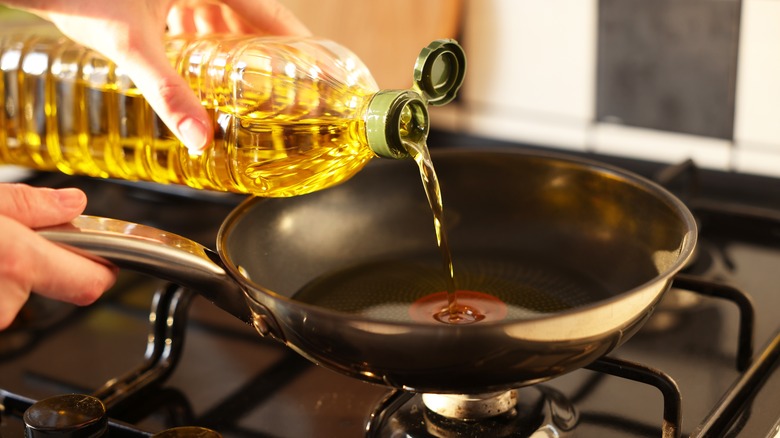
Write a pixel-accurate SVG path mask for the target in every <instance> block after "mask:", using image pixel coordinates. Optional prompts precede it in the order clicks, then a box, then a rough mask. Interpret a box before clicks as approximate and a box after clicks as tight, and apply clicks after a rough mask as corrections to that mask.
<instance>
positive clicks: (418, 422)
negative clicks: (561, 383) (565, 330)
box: [368, 385, 579, 438]
mask: <svg viewBox="0 0 780 438" xmlns="http://www.w3.org/2000/svg"><path fill="white" fill-rule="evenodd" d="M373 420H374V421H373V422H372V424H370V425H369V427H368V432H369V433H368V436H372V437H395V436H404V437H409V438H420V437H437V438H450V437H452V438H455V437H469V436H492V437H497V438H498V437H502V438H503V437H536V436H555V437H566V436H573V434H574V431H575V428H576V426H577V423H578V421H579V415H578V413H577V411H576V410H575V409H574V406H573V405H572V404H571V403H569V401H568V400H567V399H566V398H565V397H564V396H563V395H562V394H561V393H559V392H558V391H556V390H554V389H552V388H549V387H547V386H545V385H536V386H533V387H527V388H523V389H518V390H510V391H505V392H497V393H492V394H482V395H450V394H412V393H405V392H401V391H398V392H394V393H392V394H391V395H390V396H388V397H387V398H386V399H385V400H384V401H383V403H382V404H381V405H380V406H378V407H377V410H376V411H375V415H374V416H373Z"/></svg>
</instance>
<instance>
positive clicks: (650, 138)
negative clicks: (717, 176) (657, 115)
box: [591, 123, 732, 170]
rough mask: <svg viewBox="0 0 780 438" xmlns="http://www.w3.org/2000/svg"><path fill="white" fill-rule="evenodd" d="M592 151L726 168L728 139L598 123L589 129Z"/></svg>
mask: <svg viewBox="0 0 780 438" xmlns="http://www.w3.org/2000/svg"><path fill="white" fill-rule="evenodd" d="M591 141H592V150H593V151H595V152H598V153H602V154H606V155H618V156H630V157H634V158H639V159H643V160H649V161H656V162H661V163H680V162H682V161H685V160H686V159H688V158H691V159H693V160H694V162H695V163H696V165H697V166H700V167H703V168H708V169H717V170H730V168H731V147H732V142H731V141H729V140H723V139H720V138H711V137H702V136H698V135H690V134H679V133H675V132H665V131H658V130H654V129H644V128H635V127H631V126H622V125H613V124H610V123H598V124H596V125H594V126H593V128H592V137H591Z"/></svg>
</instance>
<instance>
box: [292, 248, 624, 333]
mask: <svg viewBox="0 0 780 438" xmlns="http://www.w3.org/2000/svg"><path fill="white" fill-rule="evenodd" d="M447 287H448V279H447V278H446V275H442V271H441V266H440V265H439V261H438V260H437V257H436V256H435V255H427V256H408V257H401V258H397V259H391V260H378V261H374V262H370V263H365V264H361V265H357V266H353V267H351V268H348V269H344V270H342V271H339V272H334V273H330V274H328V275H325V276H322V277H320V278H318V279H316V280H315V281H313V282H311V283H309V284H308V285H306V286H305V287H304V288H302V289H301V290H300V291H298V293H296V294H295V296H294V297H293V298H294V299H295V300H298V301H302V302H306V303H309V304H313V305H316V306H318V307H324V308H328V309H331V310H337V311H340V312H346V313H349V314H352V315H356V316H361V317H365V318H369V319H374V320H382V321H388V322H422V323H433V324H436V323H438V322H447V323H450V324H458V322H453V321H451V319H447V320H445V321H442V320H440V319H438V318H437V317H436V316H437V315H439V314H440V313H441V312H443V311H447V309H449V307H448V303H449V300H448V294H449V292H448V290H447ZM454 295H455V299H456V305H458V306H460V308H461V309H462V310H463V311H469V310H468V309H475V313H479V317H478V319H477V317H474V316H473V315H468V316H466V318H468V322H477V321H480V322H488V321H500V320H505V319H506V320H522V319H528V318H533V317H538V316H539V315H541V314H551V313H556V312H561V311H564V310H567V309H571V308H575V307H579V306H583V305H586V304H589V303H593V302H596V301H599V300H602V299H605V298H608V297H609V296H611V293H610V292H609V288H607V287H605V285H604V284H602V283H601V282H599V281H596V280H595V279H593V278H590V277H588V276H587V275H584V274H583V273H580V272H576V271H573V270H572V269H571V268H570V267H566V266H562V265H561V264H558V263H555V262H550V261H540V260H534V259H533V258H531V257H522V256H517V255H506V254H492V255H491V254H478V253H473V254H461V253H459V254H458V289H457V290H456V291H455V293H454ZM447 318H450V316H447ZM437 321H438V322H437Z"/></svg>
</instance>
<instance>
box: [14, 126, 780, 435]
mask: <svg viewBox="0 0 780 438" xmlns="http://www.w3.org/2000/svg"><path fill="white" fill-rule="evenodd" d="M430 144H431V147H432V148H433V149H435V148H436V147H439V146H443V145H447V146H451V147H459V148H474V149H479V148H480V147H496V146H506V147H510V146H511V147H523V146H517V145H508V144H501V143H499V142H495V141H488V140H484V139H477V138H470V137H467V136H454V135H449V134H446V133H433V134H432V136H431V140H430ZM589 158H594V159H597V160H600V161H604V162H609V163H610V164H616V165H618V166H621V167H624V168H626V169H629V170H631V171H634V172H636V173H639V174H642V175H644V176H647V177H650V178H652V179H655V180H656V181H658V182H660V183H661V184H663V185H665V186H666V187H668V188H669V189H670V190H671V191H673V192H674V193H675V194H677V195H678V196H679V197H680V198H681V199H682V200H683V201H684V202H686V204H687V205H688V206H689V208H690V209H691V210H692V211H693V213H694V215H695V216H696V218H697V220H698V222H699V227H700V237H699V244H698V249H697V255H696V257H695V258H694V260H693V262H692V263H691V264H690V265H689V266H688V267H687V268H686V269H685V270H684V272H683V273H682V274H680V275H678V276H677V277H676V278H675V280H674V282H673V285H672V288H671V289H670V290H669V292H668V293H667V294H666V296H665V298H664V300H663V302H662V303H661V304H660V305H659V306H658V308H657V309H656V311H655V312H654V313H653V315H652V317H651V318H650V320H649V321H648V322H647V324H646V325H645V326H644V327H643V328H642V329H641V330H640V332H639V333H637V334H636V335H635V336H634V337H633V338H631V339H630V340H629V341H628V342H627V343H626V344H624V345H623V346H621V347H620V348H619V349H617V350H616V351H614V352H612V353H611V354H610V355H609V356H608V357H605V358H602V359H601V360H599V361H597V362H595V363H593V364H591V365H590V366H588V367H587V368H584V369H580V370H577V371H574V372H571V373H569V374H566V375H564V376H562V377H559V378H555V379H553V380H550V381H548V382H545V383H543V384H538V385H534V386H529V387H526V388H519V389H518V390H517V391H513V392H511V393H509V394H507V393H502V394H497V395H495V397H494V398H492V397H490V396H489V395H488V396H485V397H478V398H477V399H474V398H470V399H468V400H463V399H459V400H456V401H455V402H453V403H455V405H454V406H455V409H456V410H462V409H476V410H477V411H478V412H480V411H482V410H485V409H487V410H490V409H493V408H495V407H496V406H503V407H499V408H498V409H500V411H501V414H499V415H481V414H477V416H478V417H479V416H481V417H485V418H482V419H480V420H465V421H464V420H458V419H453V418H450V415H449V414H448V413H447V409H452V408H453V406H452V405H448V404H447V403H449V402H448V401H447V400H444V401H442V400H436V401H423V397H422V396H421V395H417V394H412V393H406V392H403V391H396V390H391V389H389V388H386V387H383V386H379V385H375V384H369V383H364V382H361V381H357V380H354V379H351V378H349V377H345V376H342V375H340V374H336V373H334V372H332V371H330V370H327V369H324V368H321V367H318V366H316V365H314V364H312V363H310V362H308V361H307V360H305V359H303V358H302V357H300V356H299V355H298V354H297V353H295V352H293V351H292V350H290V349H288V348H287V347H285V346H284V345H282V344H280V343H278V342H276V341H273V340H269V339H264V338H262V337H260V336H259V335H258V334H257V332H256V331H255V330H254V328H252V327H250V326H248V325H246V324H244V323H242V322H241V321H239V320H238V319H235V318H234V317H232V316H230V315H228V314H227V313H225V312H223V311H221V310H220V309H218V308H216V307H214V306H213V305H211V304H210V303H209V302H207V301H206V300H205V299H203V298H201V297H200V296H199V295H197V294H195V293H193V292H192V291H190V290H188V289H186V288H183V287H180V286H178V285H175V284H170V283H166V282H165V281H162V280H159V279H156V278H151V277H148V276H145V275H142V274H137V273H133V272H122V273H121V274H120V278H119V281H118V282H117V284H116V286H115V287H114V288H113V289H112V290H111V291H109V292H108V293H106V294H105V295H104V296H103V297H102V298H101V299H100V300H98V302H96V303H95V304H93V305H91V306H87V307H75V306H72V305H68V304H63V303H59V302H54V301H51V300H47V299H44V298H40V297H37V296H33V298H32V299H31V300H30V301H29V303H28V304H27V305H26V306H25V308H24V309H23V311H22V312H21V313H20V314H19V316H18V318H17V320H16V321H15V323H14V324H13V325H12V326H11V327H10V328H9V329H8V330H6V331H4V332H0V404H1V405H2V407H3V409H2V411H1V412H0V437H3V438H11V437H21V436H24V434H25V428H26V426H25V421H27V423H32V424H30V425H28V426H27V427H28V428H29V429H30V431H29V432H28V433H29V434H30V435H31V436H38V435H35V433H36V429H35V428H36V427H42V428H45V427H46V426H47V425H51V424H55V423H56V424H65V423H67V421H68V420H69V419H74V418H75V419H74V420H73V422H74V423H77V426H79V427H81V428H82V430H81V431H79V432H76V431H73V430H70V431H63V432H62V434H61V435H62V436H73V437H77V436H101V435H96V434H95V430H103V429H104V428H105V429H107V431H108V434H107V435H105V436H110V437H114V436H117V437H135V436H142V437H149V436H158V437H164V436H222V437H429V436H435V437H479V436H491V437H530V436H533V437H553V436H555V437H565V436H576V437H626V436H638V437H659V436H664V437H675V436H692V437H704V436H736V437H766V436H778V435H779V434H780V411H778V410H777V409H776V398H777V394H780V370H778V364H780V322H778V321H780V320H779V319H778V318H777V317H776V314H777V312H779V311H780V294H778V293H777V290H776V289H777V285H778V284H780V181H778V180H774V179H769V178H761V177H754V176H748V175H736V174H726V173H720V172H714V171H706V170H702V169H699V168H697V167H696V165H695V163H692V162H685V163H680V164H679V165H674V166H668V165H661V164H658V163H649V162H639V161H634V160H626V159H619V158H614V157H606V156H590V157H589ZM26 182H28V183H30V184H33V185H42V186H50V187H62V186H77V187H80V188H82V189H83V190H85V191H86V192H87V194H88V196H89V207H88V210H87V213H88V214H91V215H98V216H108V217H113V218H117V219H123V220H128V221H132V222H138V223H143V224H146V225H151V226H154V227H157V228H160V229H163V230H167V231H170V232H173V233H176V234H180V235H183V236H185V237H189V238H191V239H193V240H196V241H198V242H200V243H202V244H204V245H206V246H210V247H213V246H214V242H215V239H216V233H217V230H218V228H219V226H220V224H221V223H222V220H223V219H224V218H225V217H226V216H227V214H228V212H230V211H231V210H232V209H233V208H235V207H236V206H237V205H238V203H239V202H240V201H241V200H243V198H242V197H239V196H234V195H224V194H210V193H201V192H196V191H194V190H189V189H178V188H174V189H171V188H169V187H166V188H161V187H157V186H154V185H145V184H131V183H122V182H116V181H104V180H95V179H89V178H79V177H69V176H64V175H56V174H33V175H32V176H31V177H30V178H29V179H28V180H27V181H26ZM445 196H446V194H445ZM445 202H446V199H445ZM481 396H482V395H481ZM437 403H444V407H442V408H441V410H439V409H438V408H434V407H432V406H439V405H440V404H437ZM485 406H488V408H485ZM74 409H75V410H77V411H78V413H74V414H72V415H70V417H68V416H67V415H65V414H64V412H67V411H69V410H74ZM58 413H59V414H58ZM82 433H83V434H85V435H81V434H82ZM90 433H92V434H90ZM47 436H48V435H47ZM55 436H56V435H55Z"/></svg>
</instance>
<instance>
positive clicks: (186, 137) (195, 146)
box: [178, 117, 208, 153]
mask: <svg viewBox="0 0 780 438" xmlns="http://www.w3.org/2000/svg"><path fill="white" fill-rule="evenodd" d="M178 130H179V138H180V139H181V141H182V142H184V146H187V149H189V150H190V153H202V152H203V148H205V147H206V141H207V140H206V139H207V138H208V131H207V130H206V125H204V124H203V123H201V122H200V121H199V120H197V119H195V118H193V117H188V118H186V119H184V120H182V121H181V122H180V123H179V126H178Z"/></svg>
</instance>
